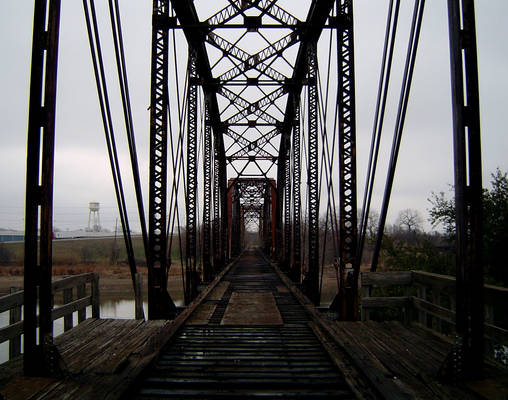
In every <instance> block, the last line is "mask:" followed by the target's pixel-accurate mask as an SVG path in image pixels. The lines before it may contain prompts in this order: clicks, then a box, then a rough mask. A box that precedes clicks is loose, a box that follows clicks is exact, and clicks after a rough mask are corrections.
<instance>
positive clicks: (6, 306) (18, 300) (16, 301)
mask: <svg viewBox="0 0 508 400" xmlns="http://www.w3.org/2000/svg"><path fill="white" fill-rule="evenodd" d="M24 297H25V292H24V291H20V292H16V293H11V294H7V295H5V296H2V297H0V312H5V311H9V310H10V309H11V308H14V307H17V306H22V305H23V304H24Z"/></svg>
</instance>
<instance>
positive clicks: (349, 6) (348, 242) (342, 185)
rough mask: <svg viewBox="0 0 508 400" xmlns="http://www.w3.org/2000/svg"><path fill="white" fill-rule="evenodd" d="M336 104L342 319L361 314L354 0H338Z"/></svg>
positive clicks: (337, 304)
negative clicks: (357, 254)
mask: <svg viewBox="0 0 508 400" xmlns="http://www.w3.org/2000/svg"><path fill="white" fill-rule="evenodd" d="M336 6H337V20H336V22H337V23H336V31H337V71H338V76H337V103H338V118H339V138H338V140H339V176H340V178H339V218H340V221H339V266H338V268H339V277H340V280H339V293H338V294H337V296H336V298H335V299H334V301H333V302H332V305H331V307H332V308H334V309H335V310H337V311H339V312H340V315H341V318H342V319H348V320H355V319H357V317H358V278H359V272H360V270H359V268H360V261H359V260H356V247H357V242H358V228H357V221H356V220H357V205H356V200H357V198H356V197H357V196H356V121H355V115H356V113H355V79H354V37H353V1H352V0H337V2H336Z"/></svg>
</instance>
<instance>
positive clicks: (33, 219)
mask: <svg viewBox="0 0 508 400" xmlns="http://www.w3.org/2000/svg"><path fill="white" fill-rule="evenodd" d="M59 26H60V0H50V1H49V12H48V2H47V1H45V0H40V1H36V2H35V8H34V28H33V42H32V67H31V75H30V106H29V107H30V108H29V115H28V140H27V164H26V165H27V167H26V170H27V171H26V210H25V275H24V288H25V305H24V333H25V339H24V359H23V366H24V372H25V374H26V375H32V376H33V375H48V374H49V375H52V374H54V373H55V372H57V371H56V369H57V366H56V365H54V364H53V362H52V361H51V360H56V359H57V357H55V356H54V355H52V354H51V353H54V352H56V348H54V346H53V320H52V318H51V312H52V308H53V304H52V293H51V275H52V232H53V170H54V147H55V111H56V87H57V66H58V38H59ZM41 150H42V153H41ZM39 223H40V231H39ZM39 235H40V238H39V237H38V236H39ZM37 287H39V296H38V298H39V314H40V317H39V324H40V328H39V346H37V344H36V328H37Z"/></svg>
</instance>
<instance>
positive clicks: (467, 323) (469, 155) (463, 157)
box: [448, 0, 484, 378]
mask: <svg viewBox="0 0 508 400" xmlns="http://www.w3.org/2000/svg"><path fill="white" fill-rule="evenodd" d="M448 21H449V30H450V60H451V82H452V105H453V145H454V172H455V210H456V217H455V221H456V235H457V236H456V251H457V298H456V308H457V312H456V331H457V335H458V337H459V338H460V342H461V343H459V346H460V349H461V350H462V360H463V365H462V366H460V365H459V366H455V368H456V369H461V370H462V371H460V372H458V374H459V378H479V377H481V375H482V373H483V352H484V349H483V331H484V327H483V325H484V314H483V313H484V300H483V261H482V232H483V226H482V225H483V223H482V167H481V140H480V100H479V92H478V61H477V53H476V27H475V12H474V1H473V0H448ZM464 94H465V96H464Z"/></svg>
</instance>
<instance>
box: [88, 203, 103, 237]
mask: <svg viewBox="0 0 508 400" xmlns="http://www.w3.org/2000/svg"><path fill="white" fill-rule="evenodd" d="M99 208H100V204H99V203H98V202H95V201H92V202H90V203H88V229H87V231H88V232H100V231H101V219H100V216H99Z"/></svg>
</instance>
